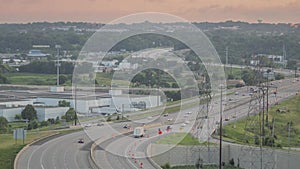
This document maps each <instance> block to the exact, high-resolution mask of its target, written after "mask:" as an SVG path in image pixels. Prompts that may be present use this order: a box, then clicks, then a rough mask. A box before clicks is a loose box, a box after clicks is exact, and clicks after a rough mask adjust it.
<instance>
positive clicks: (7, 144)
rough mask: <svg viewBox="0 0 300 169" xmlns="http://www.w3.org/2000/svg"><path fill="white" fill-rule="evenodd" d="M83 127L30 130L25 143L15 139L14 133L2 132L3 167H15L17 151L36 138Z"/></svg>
mask: <svg viewBox="0 0 300 169" xmlns="http://www.w3.org/2000/svg"><path fill="white" fill-rule="evenodd" d="M77 130H82V129H75V130H62V131H54V130H51V131H36V130H35V131H28V132H27V138H26V140H25V144H23V142H22V140H17V142H16V141H15V140H14V139H13V135H12V134H0V140H1V142H0V165H1V167H0V168H1V169H13V163H14V159H15V157H16V155H17V153H18V152H19V151H20V150H21V149H22V148H23V147H24V146H25V145H26V144H28V143H31V142H32V141H34V140H37V139H39V138H43V137H46V136H49V135H51V134H54V133H58V132H59V133H62V134H66V133H69V132H74V131H77Z"/></svg>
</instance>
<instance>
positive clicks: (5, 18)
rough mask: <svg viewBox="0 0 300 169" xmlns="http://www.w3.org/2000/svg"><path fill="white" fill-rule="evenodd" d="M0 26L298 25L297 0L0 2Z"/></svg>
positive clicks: (35, 0) (298, 6)
mask: <svg viewBox="0 0 300 169" xmlns="http://www.w3.org/2000/svg"><path fill="white" fill-rule="evenodd" d="M0 3H1V6H0V23H32V22H89V23H104V24H105V23H109V22H110V21H112V20H114V19H117V18H120V17H123V16H126V15H129V14H134V13H139V12H161V13H169V14H172V15H176V16H179V17H182V18H184V19H186V20H188V21H190V22H225V21H228V20H232V21H242V22H249V23H257V20H258V19H262V20H263V22H264V23H300V18H299V16H300V1H297V0H286V1H280V0H253V1H243V0H228V1H226V2H224V1H223V0H210V1H206V0H128V1H120V0H51V1H50V0H0Z"/></svg>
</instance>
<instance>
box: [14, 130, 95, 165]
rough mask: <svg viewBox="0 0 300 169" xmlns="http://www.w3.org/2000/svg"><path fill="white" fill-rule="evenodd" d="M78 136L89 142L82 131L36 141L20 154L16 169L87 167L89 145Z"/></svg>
mask: <svg viewBox="0 0 300 169" xmlns="http://www.w3.org/2000/svg"><path fill="white" fill-rule="evenodd" d="M79 138H83V139H84V140H86V142H89V138H88V137H87V136H86V134H85V133H84V132H83V131H81V132H76V133H71V134H67V135H64V136H60V137H56V138H53V139H48V140H44V141H39V142H36V143H34V144H32V145H31V146H29V147H28V148H27V149H26V151H24V152H23V153H22V154H21V156H20V157H19V159H18V161H17V169H50V168H51V169H64V168H65V169H89V168H91V166H90V164H89V162H88V154H89V147H90V146H89V144H79V143H78V139H79Z"/></svg>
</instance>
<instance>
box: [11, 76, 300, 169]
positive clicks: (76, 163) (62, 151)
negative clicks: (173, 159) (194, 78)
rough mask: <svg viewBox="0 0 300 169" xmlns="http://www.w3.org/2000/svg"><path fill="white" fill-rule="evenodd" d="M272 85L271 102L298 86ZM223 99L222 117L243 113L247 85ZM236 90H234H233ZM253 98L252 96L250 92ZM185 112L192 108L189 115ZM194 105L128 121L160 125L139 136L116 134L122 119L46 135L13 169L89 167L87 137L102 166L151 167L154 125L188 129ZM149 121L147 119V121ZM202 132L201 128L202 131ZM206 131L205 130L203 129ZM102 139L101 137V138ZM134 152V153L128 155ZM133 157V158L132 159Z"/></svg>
mask: <svg viewBox="0 0 300 169" xmlns="http://www.w3.org/2000/svg"><path fill="white" fill-rule="evenodd" d="M272 85H273V86H276V87H277V94H276V96H275V95H274V93H273V92H271V90H275V88H272V89H271V88H270V95H269V102H270V104H274V103H275V102H278V101H280V100H281V99H284V98H287V97H289V96H292V95H295V94H296V92H298V91H299V90H300V82H299V81H298V80H297V79H287V80H281V81H276V82H272ZM227 92H228V93H231V94H229V95H227V97H226V99H224V100H223V104H224V107H225V111H224V118H228V122H230V121H232V120H235V119H238V118H241V117H244V116H245V115H247V113H248V107H249V104H247V103H248V102H249V100H250V99H251V96H250V95H249V92H248V90H247V87H245V88H240V89H232V90H228V91H227ZM236 92H237V93H236ZM252 98H253V96H252ZM219 106H220V98H219V97H217V98H216V99H215V100H213V101H212V107H210V112H211V114H209V118H212V119H214V120H211V121H212V123H213V125H216V124H215V122H216V121H218V118H219V116H218V115H219ZM188 112H192V113H191V114H189V115H186V114H188ZM195 114H197V109H195V110H194V109H193V108H191V109H190V110H185V111H184V112H183V113H182V117H177V116H178V115H177V114H175V113H170V114H169V116H168V117H162V116H160V117H151V118H147V119H141V121H140V123H137V121H136V123H134V124H130V123H129V122H128V125H132V126H134V125H140V124H143V123H146V124H149V126H150V124H151V123H153V124H158V125H163V126H155V127H151V128H149V129H148V130H147V131H146V137H144V138H142V139H137V138H133V137H132V134H129V135H128V134H123V135H120V136H118V134H120V133H121V132H124V133H125V132H128V131H130V129H124V128H123V125H124V123H112V124H104V126H97V125H96V123H95V124H93V125H92V126H91V127H87V128H86V130H85V132H83V131H81V132H76V133H71V134H67V135H64V136H62V137H57V138H54V139H49V140H46V141H42V142H37V143H35V144H33V145H31V146H29V147H28V149H26V151H24V152H23V153H22V154H21V156H20V157H19V159H18V160H17V169H40V168H42V169H48V168H51V169H52V168H56V169H64V168H68V169H77V168H78V169H85V168H86V169H88V168H91V166H90V163H89V159H88V157H89V153H90V145H91V144H92V142H91V141H90V140H100V142H99V146H98V148H96V150H95V151H94V157H95V162H96V163H97V164H98V165H99V166H101V167H102V168H105V169H106V168H126V169H127V168H138V167H140V166H139V165H140V163H141V162H142V163H143V166H144V168H153V166H152V163H151V162H150V161H149V160H148V158H147V154H146V147H147V145H148V144H149V143H150V142H152V141H154V140H156V139H157V138H158V137H159V136H158V134H157V130H158V128H161V129H164V128H165V127H166V124H167V123H170V121H168V119H171V118H172V120H173V123H174V120H175V119H176V118H178V121H177V123H176V124H173V131H174V132H179V131H190V129H191V128H192V124H193V122H191V123H185V126H184V125H183V123H184V122H186V120H184V119H185V118H186V119H188V118H190V119H195V116H194V115H195ZM150 121H151V123H150ZM226 122H227V121H226ZM203 132H205V131H203ZM206 132H207V131H206ZM80 138H83V139H84V141H85V142H84V143H78V139H80ZM101 140H102V141H101ZM132 154H134V157H133V156H132ZM135 160H137V161H135Z"/></svg>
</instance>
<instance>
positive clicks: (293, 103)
mask: <svg viewBox="0 0 300 169" xmlns="http://www.w3.org/2000/svg"><path fill="white" fill-rule="evenodd" d="M261 117H262V116H259V114H257V115H253V116H250V117H247V118H244V119H241V120H239V121H237V122H233V123H231V124H228V125H226V126H225V127H224V130H223V134H224V139H225V140H228V141H232V142H236V143H241V144H250V145H259V144H260V140H261V139H259V135H260V134H259V133H260V132H259V131H260V128H261V124H262V123H261V120H260V119H262V118H261ZM264 119H266V117H265V118H264ZM272 120H274V122H272ZM289 123H290V141H289V138H288V133H289V132H288V131H289ZM273 126H274V130H272V129H273ZM264 128H265V145H269V146H275V147H279V148H280V147H289V146H291V147H300V134H299V133H300V95H296V96H294V97H293V98H290V99H288V100H285V101H283V102H281V103H279V104H278V105H275V106H273V107H271V108H270V109H269V121H268V124H266V121H265V127H264ZM272 131H274V137H273V135H272V134H273V133H272ZM273 139H274V143H272V140H273Z"/></svg>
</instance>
